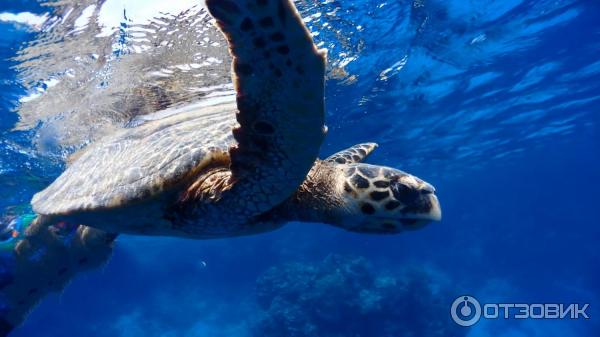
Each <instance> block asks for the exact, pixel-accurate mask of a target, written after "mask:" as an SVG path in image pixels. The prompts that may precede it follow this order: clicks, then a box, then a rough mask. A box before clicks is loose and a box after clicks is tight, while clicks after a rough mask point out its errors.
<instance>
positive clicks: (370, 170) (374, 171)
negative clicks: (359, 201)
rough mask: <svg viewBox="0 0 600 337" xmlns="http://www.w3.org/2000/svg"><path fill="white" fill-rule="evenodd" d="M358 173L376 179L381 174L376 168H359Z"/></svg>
mask: <svg viewBox="0 0 600 337" xmlns="http://www.w3.org/2000/svg"><path fill="white" fill-rule="evenodd" d="M358 171H360V173H362V174H364V175H365V176H366V177H369V178H375V177H377V176H378V175H379V172H377V169H376V168H374V167H359V168H358Z"/></svg>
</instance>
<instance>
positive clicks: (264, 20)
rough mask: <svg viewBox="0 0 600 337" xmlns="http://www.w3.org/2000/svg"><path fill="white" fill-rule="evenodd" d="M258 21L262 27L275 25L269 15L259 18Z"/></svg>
mask: <svg viewBox="0 0 600 337" xmlns="http://www.w3.org/2000/svg"><path fill="white" fill-rule="evenodd" d="M258 23H259V24H260V26H261V27H263V28H270V27H273V26H274V25H275V23H274V22H273V18H271V17H269V16H267V17H266V18H262V19H260V21H258Z"/></svg>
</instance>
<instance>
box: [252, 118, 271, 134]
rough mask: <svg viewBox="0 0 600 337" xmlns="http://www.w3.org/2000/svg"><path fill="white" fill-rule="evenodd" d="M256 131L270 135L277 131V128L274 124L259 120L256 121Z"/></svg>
mask: <svg viewBox="0 0 600 337" xmlns="http://www.w3.org/2000/svg"><path fill="white" fill-rule="evenodd" d="M253 128H254V131H256V132H258V133H262V134H267V135H270V134H272V133H274V132H275V128H274V127H273V125H271V124H269V123H267V122H264V121H258V122H256V123H254V126H253Z"/></svg>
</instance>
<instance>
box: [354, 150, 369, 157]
mask: <svg viewBox="0 0 600 337" xmlns="http://www.w3.org/2000/svg"><path fill="white" fill-rule="evenodd" d="M356 151H358V153H360V154H361V155H362V156H366V155H367V151H365V150H364V149H357V150H356Z"/></svg>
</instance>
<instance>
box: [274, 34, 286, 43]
mask: <svg viewBox="0 0 600 337" xmlns="http://www.w3.org/2000/svg"><path fill="white" fill-rule="evenodd" d="M271 40H272V41H275V42H281V41H284V40H285V35H283V34H282V33H281V32H276V33H273V34H271Z"/></svg>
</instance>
